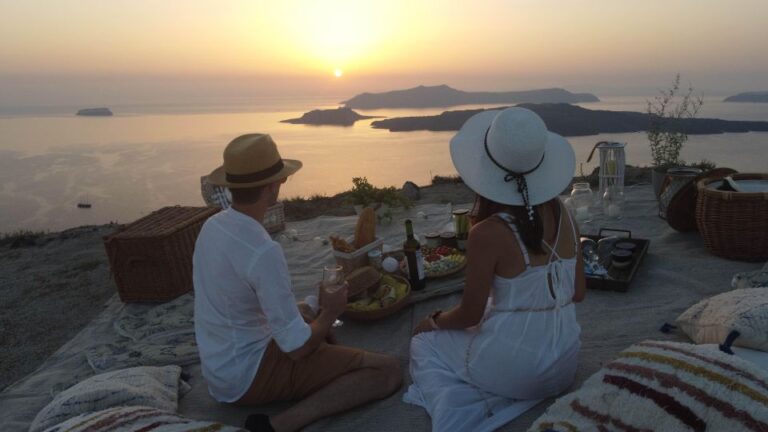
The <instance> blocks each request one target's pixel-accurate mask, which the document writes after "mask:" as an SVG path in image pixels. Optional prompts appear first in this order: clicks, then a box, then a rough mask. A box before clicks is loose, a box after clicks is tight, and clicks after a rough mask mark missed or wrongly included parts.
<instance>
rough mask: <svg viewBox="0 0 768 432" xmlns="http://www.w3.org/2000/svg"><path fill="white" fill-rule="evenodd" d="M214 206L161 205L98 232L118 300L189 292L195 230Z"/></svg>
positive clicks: (160, 299) (166, 297)
mask: <svg viewBox="0 0 768 432" xmlns="http://www.w3.org/2000/svg"><path fill="white" fill-rule="evenodd" d="M219 210H220V209H219V208H218V207H179V206H176V207H164V208H162V209H160V210H157V211H155V212H152V213H151V214H149V215H147V216H145V217H143V218H141V219H139V220H137V221H135V222H132V223H130V224H128V225H126V226H124V227H122V228H120V229H118V230H117V231H115V232H114V233H112V234H110V235H108V236H106V237H104V247H105V248H106V250H107V256H108V257H109V265H110V267H111V269H112V276H113V277H114V279H115V285H117V292H118V294H119V295H120V299H121V300H122V301H123V302H125V303H132V302H164V301H168V300H171V299H174V298H176V297H178V296H180V295H182V294H184V293H186V292H188V291H190V290H191V289H192V254H193V252H194V249H195V241H196V240H197V235H198V234H199V233H200V229H201V228H202V226H203V222H205V220H206V219H208V218H209V217H210V216H211V215H213V214H215V213H217V212H218V211H219Z"/></svg>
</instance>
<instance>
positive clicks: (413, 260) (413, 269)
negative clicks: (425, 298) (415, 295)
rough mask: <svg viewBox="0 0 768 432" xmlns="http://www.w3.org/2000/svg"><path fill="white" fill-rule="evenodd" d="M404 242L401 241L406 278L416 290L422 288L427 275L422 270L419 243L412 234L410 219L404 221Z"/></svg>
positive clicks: (422, 261)
mask: <svg viewBox="0 0 768 432" xmlns="http://www.w3.org/2000/svg"><path fill="white" fill-rule="evenodd" d="M405 235H406V238H405V243H403V252H405V263H406V268H407V271H408V280H409V281H410V282H411V289H412V290H414V291H418V290H420V289H424V287H425V286H426V284H427V276H426V273H425V272H424V260H423V258H422V256H421V244H420V243H419V241H418V240H416V237H414V236H413V223H412V222H411V220H410V219H406V221H405Z"/></svg>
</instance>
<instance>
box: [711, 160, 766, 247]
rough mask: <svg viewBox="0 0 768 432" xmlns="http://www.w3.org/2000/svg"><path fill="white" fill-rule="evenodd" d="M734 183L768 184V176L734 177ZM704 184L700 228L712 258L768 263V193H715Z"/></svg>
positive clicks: (712, 180)
mask: <svg viewBox="0 0 768 432" xmlns="http://www.w3.org/2000/svg"><path fill="white" fill-rule="evenodd" d="M732 178H733V179H734V180H768V174H734V175H733V176H732ZM717 181H720V180H719V179H713V178H707V179H703V180H700V181H699V183H698V185H697V187H698V195H699V196H698V199H697V201H696V225H697V226H698V227H699V232H701V235H702V237H703V238H704V247H706V248H707V250H709V251H710V252H711V253H712V254H714V255H717V256H721V257H723V258H729V259H734V260H741V261H765V260H766V259H768V193H766V192H763V193H749V192H731V191H721V190H717V189H714V188H713V187H712V186H709V185H710V184H712V183H714V182H717Z"/></svg>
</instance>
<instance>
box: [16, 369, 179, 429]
mask: <svg viewBox="0 0 768 432" xmlns="http://www.w3.org/2000/svg"><path fill="white" fill-rule="evenodd" d="M180 376H181V367H179V366H164V367H148V366H142V367H135V368H130V369H121V370H118V371H113V372H108V373H104V374H101V375H96V376H93V377H91V378H88V379H87V380H85V381H82V382H80V383H78V384H75V385H74V386H72V387H70V388H68V389H66V390H64V391H62V392H61V393H59V394H58V395H56V396H55V397H54V398H53V400H52V401H51V402H50V403H49V404H48V405H46V406H45V407H44V408H43V409H42V410H40V412H39V413H38V414H37V416H36V417H35V419H34V420H33V421H32V426H30V428H29V432H37V431H42V430H45V429H47V428H49V427H51V426H54V425H56V424H59V423H62V422H64V421H66V420H68V419H70V418H72V417H75V416H78V415H80V414H83V413H92V412H95V411H101V410H103V409H106V408H112V407H117V406H146V407H152V408H158V409H162V410H166V411H171V412H175V411H176V408H177V406H178V400H179V390H180V389H181V390H182V391H185V390H188V389H189V385H188V384H186V383H185V382H183V381H180V379H179V378H180Z"/></svg>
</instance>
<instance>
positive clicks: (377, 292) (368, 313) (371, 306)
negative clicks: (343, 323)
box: [344, 274, 411, 321]
mask: <svg viewBox="0 0 768 432" xmlns="http://www.w3.org/2000/svg"><path fill="white" fill-rule="evenodd" d="M410 294H411V284H410V283H408V280H407V279H405V278H404V277H402V276H397V275H393V274H385V275H383V276H382V277H381V279H380V280H379V282H378V283H376V284H374V285H373V286H371V287H370V288H369V289H368V290H367V291H366V292H363V293H361V294H359V295H357V296H354V297H351V298H350V299H349V301H348V303H347V307H346V309H345V311H344V317H346V318H350V319H353V320H363V321H373V320H377V319H381V318H384V317H387V316H389V315H392V314H393V313H395V312H397V311H399V310H400V309H402V308H403V307H405V306H406V305H407V304H408V296H409V295H410Z"/></svg>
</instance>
